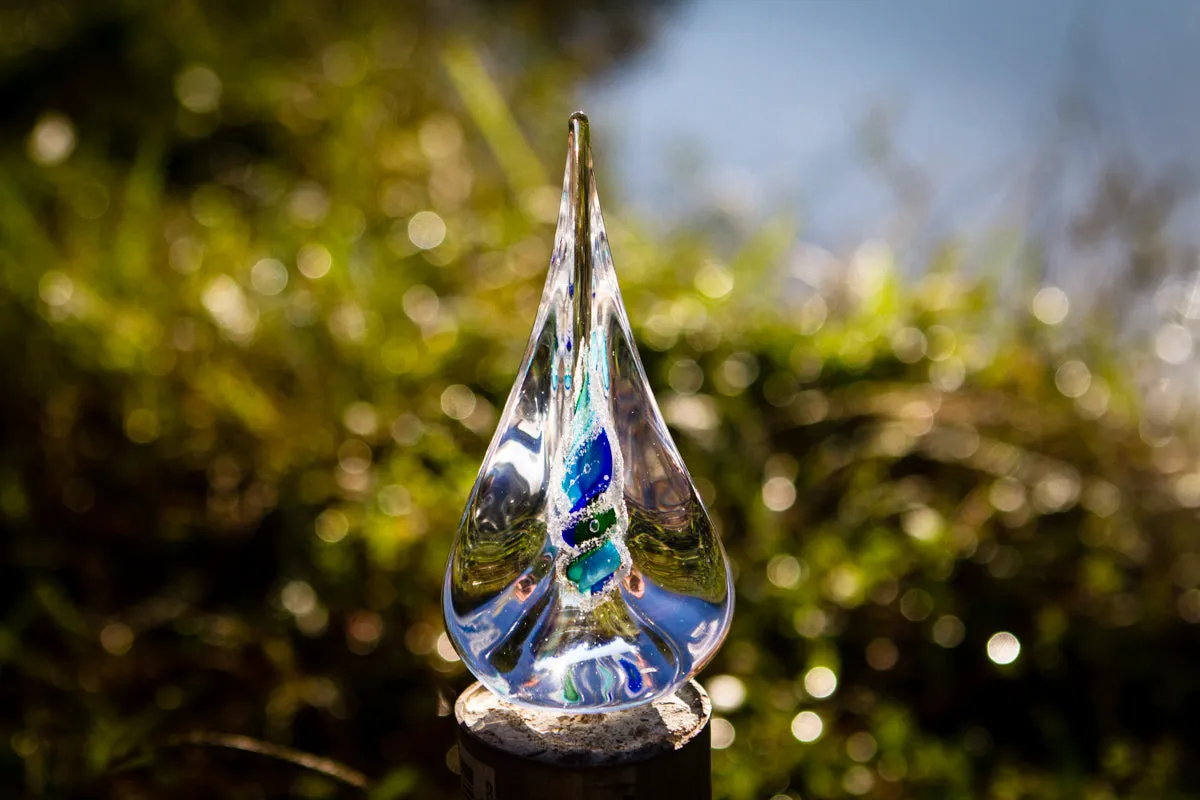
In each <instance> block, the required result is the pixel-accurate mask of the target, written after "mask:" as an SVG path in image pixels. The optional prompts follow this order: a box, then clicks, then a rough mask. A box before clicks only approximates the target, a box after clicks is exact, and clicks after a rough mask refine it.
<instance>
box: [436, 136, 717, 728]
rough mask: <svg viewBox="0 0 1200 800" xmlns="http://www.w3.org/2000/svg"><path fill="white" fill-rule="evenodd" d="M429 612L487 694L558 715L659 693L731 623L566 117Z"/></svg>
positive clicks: (700, 659) (703, 520)
mask: <svg viewBox="0 0 1200 800" xmlns="http://www.w3.org/2000/svg"><path fill="white" fill-rule="evenodd" d="M443 606H444V612H445V620H446V629H447V632H448V633H449V636H450V639H451V641H452V642H453V643H454V647H455V648H456V649H457V651H458V653H459V655H461V656H462V659H463V661H464V662H465V663H466V665H467V667H468V668H470V670H471V672H473V673H474V674H475V676H476V677H477V678H479V680H480V681H482V682H483V683H484V684H485V685H486V686H487V687H489V688H490V689H491V690H493V691H494V692H496V693H498V694H500V695H501V696H503V697H505V698H507V699H509V700H511V701H512V702H514V703H516V704H518V705H524V706H531V707H535V708H553V709H561V710H565V711H571V712H600V711H613V710H617V709H622V708H628V707H631V706H635V705H640V704H642V703H648V702H651V701H653V700H655V699H657V698H659V697H662V696H664V695H666V694H669V693H671V692H673V691H675V690H676V689H677V688H678V687H679V686H680V685H681V684H682V683H683V682H684V681H686V680H688V679H689V678H690V677H691V676H692V675H693V674H694V673H695V672H696V671H697V670H699V669H700V668H701V667H702V666H703V665H704V664H705V663H706V662H707V661H708V660H709V659H710V658H711V657H712V655H713V653H715V652H716V650H717V648H718V647H719V646H720V644H721V641H722V640H723V639H724V637H725V634H726V632H727V630H728V628H729V622H730V619H731V617H732V614H733V591H732V580H731V575H730V571H729V567H728V564H727V562H726V558H725V552H724V549H723V548H722V546H721V542H720V540H719V539H718V538H717V535H716V533H715V532H714V530H713V527H712V523H711V521H710V520H709V516H708V513H707V511H705V509H704V504H703V503H702V502H701V501H700V497H699V496H698V495H697V493H696V489H695V486H693V484H692V479H691V476H689V475H688V472H687V469H686V468H685V467H684V465H683V461H682V459H681V458H680V456H679V452H678V450H677V449H676V448H675V444H674V442H672V441H671V435H670V434H669V433H668V432H667V427H666V424H665V423H664V422H663V418H662V414H661V413H660V412H659V410H658V404H657V403H656V402H655V400H654V395H653V393H652V392H651V390H650V386H649V383H648V381H647V379H646V374H645V371H644V370H643V368H642V363H641V359H640V358H639V357H638V351H637V347H636V346H635V345H634V341H633V336H632V334H631V333H630V330H629V320H628V318H627V317H626V313H625V307H624V305H623V304H622V302H621V293H620V291H619V290H618V288H617V278H616V274H615V273H614V271H613V264H612V256H611V254H610V252H609V247H608V237H607V235H606V234H605V231H604V220H603V217H602V216H601V213H600V201H599V198H598V196H597V194H596V188H595V182H594V177H593V173H592V162H591V151H590V147H589V135H588V121H587V117H585V116H584V115H583V114H581V113H577V114H574V115H572V116H571V119H570V123H569V130H568V152H567V167H566V175H565V177H564V179H563V193H562V203H561V207H560V210H559V218H558V230H557V233H556V235H555V239H554V252H553V255H552V258H551V261H550V273H549V276H548V277H547V279H546V286H545V289H544V291H543V293H542V300H541V305H540V306H539V308H538V313H537V319H536V320H535V322H534V325H533V334H532V336H531V337H530V339H529V346H528V347H527V349H526V351H525V357H524V359H523V361H522V364H521V368H520V371H519V372H518V374H517V378H516V381H515V383H514V384H513V388H512V391H511V393H510V394H509V397H508V402H507V404H506V405H505V407H504V413H503V415H502V417H501V419H500V423H499V425H498V427H497V429H496V433H495V435H494V437H493V438H492V442H491V445H490V447H488V451H487V456H486V457H485V458H484V460H483V465H482V466H481V467H480V470H479V476H478V478H477V479H476V481H475V485H474V488H473V489H472V490H471V495H470V497H469V499H468V500H467V506H466V510H465V511H464V513H463V517H462V522H461V524H460V526H459V529H458V535H457V537H456V538H455V542H454V547H453V550H452V551H451V554H450V559H449V563H448V565H447V568H446V580H445V586H444V590H443Z"/></svg>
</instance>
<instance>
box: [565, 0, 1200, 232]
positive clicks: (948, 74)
mask: <svg viewBox="0 0 1200 800" xmlns="http://www.w3.org/2000/svg"><path fill="white" fill-rule="evenodd" d="M1198 45H1200V3H1191V2H1177V1H1176V0H1139V2H1136V3H1132V2H1121V0H1006V2H1002V3H1000V2H997V3H984V2H963V1H962V0H904V1H903V2H901V1H900V0H736V1H733V0H695V1H694V2H691V3H687V4H683V5H681V6H680V8H679V9H678V10H677V11H675V12H673V13H672V14H670V15H668V16H667V17H666V18H665V20H664V23H663V25H662V27H661V30H660V31H659V33H658V38H657V40H656V41H655V43H654V44H652V45H651V46H650V47H649V49H648V50H647V51H646V52H645V53H644V54H642V55H641V56H639V57H638V58H636V59H635V60H634V61H632V62H631V63H629V64H627V65H625V66H623V67H622V68H621V69H620V70H619V71H617V72H615V73H612V74H609V75H607V76H605V77H604V78H603V79H602V80H600V81H598V82H596V83H593V84H591V85H589V86H587V87H586V88H585V90H584V92H583V96H582V100H583V102H582V104H581V105H582V106H583V108H584V109H585V110H587V111H588V113H589V115H590V117H591V120H592V126H593V130H594V134H593V142H594V143H595V145H596V148H597V150H598V151H599V152H598V155H600V156H602V157H607V158H608V159H609V160H610V164H609V165H608V166H607V167H606V166H604V165H603V164H602V163H600V162H598V163H597V172H598V181H599V182H600V185H601V188H602V190H607V192H608V193H609V194H615V195H616V197H617V198H618V199H619V200H620V201H622V203H624V204H632V205H633V206H634V208H636V209H637V210H638V211H639V212H640V213H643V214H648V215H650V216H651V217H652V218H654V217H655V216H657V217H658V218H661V219H664V220H669V219H671V218H672V217H673V216H674V215H676V214H678V213H681V212H683V211H685V210H687V209H688V208H689V207H691V205H692V204H694V203H695V198H696V197H697V196H702V197H705V198H706V199H708V200H713V202H718V201H719V202H721V203H723V204H725V205H727V206H731V207H741V208H744V209H746V210H747V211H748V212H749V213H751V214H765V213H771V212H778V211H779V210H780V209H785V210H790V211H791V213H795V214H796V215H797V216H798V218H799V219H800V220H801V221H802V224H803V226H804V229H805V237H806V238H808V239H810V240H812V241H816V242H818V243H821V244H823V245H825V246H830V247H834V246H837V245H838V244H840V243H849V242H852V241H859V240H861V239H863V238H868V237H871V236H890V235H892V234H893V233H894V232H895V227H894V226H895V225H896V224H897V223H896V218H897V214H896V208H897V202H898V201H897V199H896V196H895V194H894V193H892V192H889V191H888V190H887V189H886V187H885V184H884V182H883V181H882V180H880V179H879V177H878V173H877V172H872V171H870V170H868V169H866V168H864V166H863V164H864V162H863V158H862V155H861V153H862V150H861V146H860V145H859V144H858V142H859V140H860V137H858V136H857V135H856V131H860V130H862V128H863V123H864V120H866V119H867V118H868V116H869V115H871V114H872V113H876V114H878V113H879V112H881V111H882V112H883V113H884V115H885V116H886V118H887V119H889V120H890V121H891V122H890V130H891V131H892V134H893V138H894V141H895V152H896V153H898V155H899V158H900V160H901V161H902V162H903V163H904V164H906V165H908V167H910V168H912V169H913V170H915V172H916V174H919V175H921V176H923V178H924V179H925V180H926V181H927V182H928V185H929V186H931V187H934V188H933V189H932V197H931V201H930V203H931V204H930V206H929V209H928V213H927V214H924V215H922V217H923V219H924V220H925V221H924V222H923V223H921V226H922V228H923V231H922V232H923V233H925V234H928V233H930V232H933V233H936V232H938V231H940V230H949V229H954V230H963V229H967V230H971V229H974V228H978V227H986V226H987V225H989V224H992V223H994V222H995V221H996V220H997V219H1001V218H1005V217H1006V215H1007V217H1012V216H1014V215H1016V216H1018V217H1020V216H1021V215H1028V214H1029V213H1030V212H1029V211H1028V209H1029V203H1030V192H1031V189H1030V187H1031V186H1033V185H1035V184H1034V183H1033V182H1032V176H1033V175H1034V174H1035V171H1036V170H1037V169H1039V165H1041V166H1040V168H1041V169H1045V168H1046V166H1047V165H1049V166H1050V167H1051V169H1052V171H1057V172H1062V173H1063V175H1064V177H1063V178H1062V179H1061V187H1060V189H1059V190H1058V191H1062V192H1063V193H1064V194H1065V195H1066V196H1069V195H1071V194H1072V193H1080V192H1082V191H1083V187H1084V186H1085V185H1086V183H1087V182H1088V181H1090V180H1091V178H1092V177H1093V176H1094V175H1095V174H1096V166H1097V165H1098V164H1099V163H1100V162H1101V161H1102V160H1103V157H1102V154H1105V153H1112V152H1116V151H1117V150H1124V151H1126V152H1129V153H1132V154H1133V155H1134V157H1135V158H1137V159H1138V161H1139V162H1140V163H1142V164H1143V165H1145V168H1146V170H1147V171H1148V172H1149V173H1151V174H1158V173H1161V172H1163V171H1165V170H1179V169H1180V168H1181V167H1186V166H1190V165H1193V164H1195V165H1196V166H1200V155H1197V154H1196V153H1195V152H1194V151H1196V149H1197V147H1196V144H1195V143H1197V142H1200V46H1198ZM1081 88H1082V89H1083V90H1085V91H1086V92H1087V93H1089V95H1090V97H1091V98H1092V105H1093V106H1094V107H1095V109H1096V111H1095V114H1096V122H1095V123H1094V124H1092V125H1090V126H1086V127H1085V128H1078V127H1076V128H1067V129H1066V130H1069V131H1071V132H1070V134H1069V136H1068V139H1067V141H1068V142H1069V146H1068V147H1067V148H1066V149H1065V150H1058V151H1056V150H1055V149H1054V147H1053V145H1054V143H1055V142H1056V141H1058V139H1057V137H1059V136H1060V135H1061V134H1062V132H1063V131H1064V127H1063V123H1062V122H1061V119H1060V116H1059V115H1058V113H1057V111H1056V109H1059V108H1061V105H1062V100H1063V98H1064V97H1065V96H1066V95H1067V94H1068V90H1070V89H1075V90H1078V89H1081ZM1198 172H1200V170H1198ZM1039 174H1040V173H1039ZM1038 185H1040V184H1038ZM693 186H699V187H701V189H702V190H703V191H701V192H700V193H699V194H697V193H696V192H693V191H691V188H692V187H693ZM1043 193H1044V192H1043ZM1184 216H1185V217H1186V216H1188V215H1186V214H1185V215H1184ZM1180 224H1181V225H1185V226H1186V220H1185V221H1184V222H1182V223H1180ZM906 230H907V229H906Z"/></svg>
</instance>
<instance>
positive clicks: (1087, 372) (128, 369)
mask: <svg viewBox="0 0 1200 800" xmlns="http://www.w3.org/2000/svg"><path fill="white" fill-rule="evenodd" d="M600 9H603V11H601V10H600ZM648 13H649V12H646V11H645V10H643V9H641V8H639V7H637V6H635V4H632V3H630V4H620V5H618V6H616V7H609V6H607V5H606V4H602V3H599V2H597V3H592V4H579V3H575V4H572V5H571V7H570V8H560V7H559V6H558V5H556V4H552V3H516V2H509V3H501V4H479V5H465V4H448V3H431V4H429V5H422V4H394V3H391V4H384V3H377V2H370V1H369V0H358V2H353V3H334V2H320V1H318V2H306V3H295V2H284V3H276V4H274V5H272V6H271V7H269V8H266V7H264V8H255V9H253V10H248V9H246V8H245V7H244V6H243V5H242V4H234V3H228V2H216V1H215V0H214V1H213V2H195V1H194V0H193V1H187V0H176V1H174V2H167V3H159V4H139V3H134V2H122V3H115V4H109V5H108V6H98V5H95V4H91V3H85V2H82V0H79V1H78V2H69V3H61V2H60V3H45V4H38V5H37V6H32V7H28V8H26V7H22V6H17V7H15V8H14V7H10V8H5V9H3V10H0V102H3V103H4V105H5V108H6V112H5V115H4V118H3V120H4V121H3V124H2V125H0V132H2V135H3V137H4V146H3V149H2V150H0V330H2V331H3V339H2V341H3V342H4V343H5V345H6V346H5V347H4V348H3V350H2V351H0V368H2V370H3V374H4V375H5V376H6V379H5V386H6V389H7V391H6V392H4V394H3V395H2V396H0V420H2V421H3V422H2V424H3V431H4V435H3V438H2V439H0V513H2V520H3V521H2V523H0V524H2V533H3V537H2V539H0V576H2V579H0V598H2V600H3V602H2V603H0V787H2V788H3V789H4V792H5V794H6V795H11V794H17V793H21V792H28V793H31V794H44V795H46V796H59V797H67V796H72V797H74V796H94V797H122V798H125V797H153V796H164V795H166V796H172V797H192V796H195V797H210V796H221V797H231V798H232V797H247V798H254V797H265V796H276V795H280V794H287V793H291V794H294V795H299V796H309V797H330V796H362V794H363V791H364V790H363V789H361V788H356V787H360V786H362V785H365V786H367V789H366V791H367V792H368V793H369V794H370V796H371V797H375V798H401V797H413V798H438V797H446V796H450V794H452V792H453V787H454V786H455V778H454V776H453V774H452V771H451V768H450V766H448V762H450V763H452V762H453V757H452V756H450V755H449V752H450V749H451V746H452V742H453V725H452V723H451V721H450V720H449V719H448V718H447V714H448V713H449V707H450V704H451V703H452V701H453V698H454V696H455V694H456V692H457V691H458V690H460V689H461V688H463V687H464V686H465V685H466V683H467V682H468V681H469V676H468V675H466V674H465V672H464V670H463V669H462V668H461V665H460V664H458V663H457V661H455V660H453V657H452V650H451V649H450V648H449V647H448V643H447V642H446V640H445V638H444V636H442V635H440V634H441V614H440V608H439V605H438V601H439V586H440V581H441V574H442V569H443V565H444V559H445V557H446V553H447V551H448V548H449V544H450V540H451V536H452V534H453V531H454V529H455V527H456V525H457V522H458V516H459V514H460V512H461V508H462V505H463V502H464V499H465V496H466V493H467V491H468V489H469V486H470V483H471V481H472V479H473V477H474V473H475V470H476V469H477V466H478V463H479V461H480V459H481V458H482V456H483V451H484V449H485V447H486V444H487V440H488V438H489V436H490V435H491V431H492V427H493V425H494V423H495V420H496V415H497V410H498V409H499V408H500V407H502V405H503V403H504V400H505V397H506V394H507V390H508V388H509V384H510V382H511V380H512V378H513V374H514V372H515V369H516V367H517V365H518V362H519V359H520V355H521V352H522V350H523V348H524V345H525V337H526V335H527V333H528V325H529V324H530V322H531V320H532V319H533V315H534V311H535V308H536V304H537V301H538V298H539V294H540V289H541V282H542V280H543V275H544V270H545V268H546V265H547V263H548V259H549V248H550V241H551V238H552V235H553V223H554V215H555V212H556V210H557V202H558V196H559V190H558V186H557V177H558V173H557V165H558V163H559V158H560V157H561V155H562V147H563V142H564V139H563V132H564V123H565V120H566V114H567V113H568V112H569V111H570V110H571V108H570V106H569V104H568V98H569V97H570V93H571V91H572V88H573V87H574V86H575V85H576V83H577V82H578V80H579V79H580V78H581V77H582V76H584V75H586V74H588V73H589V71H594V70H596V69H598V68H600V67H602V66H604V65H605V64H607V63H608V62H610V61H612V60H615V59H617V58H619V57H621V56H622V55H624V54H625V53H626V51H627V50H628V49H629V48H631V47H632V46H634V45H635V44H636V43H637V42H638V41H640V40H641V39H643V38H644V37H645V36H646V35H647V24H648V23H647V19H648V18H647V16H646V15H647V14H648ZM600 144H601V145H602V144H603V143H602V142H601V143H600ZM599 176H600V177H599V182H600V189H601V191H602V192H603V191H604V189H605V186H606V182H605V181H606V179H605V171H604V165H603V161H602V158H601V163H600V166H599ZM711 222H712V221H711V220H704V221H697V223H696V224H695V225H694V226H683V227H681V228H680V229H679V230H677V231H676V232H674V233H672V234H671V235H669V236H667V235H663V234H662V233H660V232H653V231H647V230H644V229H643V228H641V227H640V226H639V225H638V223H637V221H636V220H633V219H629V218H625V217H622V216H621V215H619V214H615V213H611V211H610V214H609V229H610V233H611V235H612V240H613V247H614V255H615V259H616V263H617V268H618V271H619V274H620V276H621V279H622V282H623V291H624V295H625V299H626V302H627V303H628V305H629V311H630V317H631V319H632V320H633V323H634V326H635V328H636V329H637V331H636V332H637V334H638V335H639V337H640V339H641V341H642V354H643V358H644V360H645V362H646V367H647V371H648V373H649V375H650V377H651V380H652V382H653V383H654V385H655V386H656V387H657V388H658V393H659V398H660V402H661V404H662V406H663V408H664V411H665V412H666V414H667V416H668V419H669V421H670V423H671V424H672V426H673V427H674V430H675V432H676V437H677V440H678V443H679V445H680V447H681V450H682V451H683V454H684V457H685V460H686V461H687V463H688V465H689V466H690V468H691V470H692V472H693V474H694V476H695V477H696V479H697V483H698V485H699V486H700V488H701V491H702V494H704V495H705V497H706V500H707V501H708V503H709V505H710V508H711V510H712V512H713V516H714V519H715V520H716V521H717V523H718V524H719V526H720V528H721V530H722V532H723V536H724V540H725V543H726V545H727V548H728V550H729V552H730V555H731V557H732V559H733V561H734V563H735V565H736V569H737V572H738V580H737V589H738V611H737V615H736V618H735V623H734V629H733V632H732V634H731V636H730V639H729V641H728V642H727V643H726V645H725V647H724V649H723V650H722V651H721V653H720V654H719V656H718V657H717V660H716V662H715V663H714V664H713V665H712V666H711V667H710V668H709V669H708V671H707V672H706V674H705V675H704V676H702V678H703V679H704V680H705V681H706V682H707V683H708V685H709V687H710V689H711V690H712V694H713V698H714V701H715V703H716V705H717V709H718V714H719V717H720V721H718V722H716V723H714V736H715V738H716V740H717V742H718V744H720V745H722V747H721V749H719V750H717V751H716V752H714V775H715V781H716V787H717V794H718V796H720V797H728V798H759V797H769V796H772V795H783V796H785V797H791V798H799V797H803V798H810V797H817V798H831V797H842V796H845V795H847V794H850V795H861V796H866V797H879V798H898V797H901V796H905V797H920V798H960V797H961V798H969V797H995V798H1016V797H1036V798H1051V797H1062V796H1070V797H1086V798H1096V799H1097V800H1098V799H1099V798H1115V797H1145V798H1166V797H1192V796H1200V771H1198V769H1197V764H1196V761H1195V759H1194V758H1193V757H1192V756H1191V755H1190V754H1194V753H1195V752H1197V751H1198V748H1200V736H1198V735H1197V733H1196V731H1197V726H1196V725H1195V714H1196V710H1197V709H1200V689H1198V688H1197V684H1196V682H1195V681H1194V678H1193V675H1194V673H1195V670H1196V667H1197V666H1198V665H1200V644H1198V643H1197V637H1196V635H1195V633H1196V628H1195V627H1194V626H1195V624H1196V623H1200V589H1198V588H1197V587H1198V586H1200V551H1198V547H1197V541H1196V535H1195V529H1196V528H1195V521H1196V514H1195V511H1194V509H1195V508H1196V507H1197V506H1200V472H1197V467H1196V460H1195V455H1194V452H1193V451H1192V450H1191V449H1190V447H1189V446H1188V444H1187V443H1188V442H1189V441H1190V438H1189V434H1190V431H1187V430H1184V429H1183V428H1182V427H1181V426H1180V425H1178V424H1174V423H1171V424H1168V423H1166V422H1164V421H1162V420H1161V419H1159V418H1157V417H1156V416H1155V415H1153V414H1148V413H1146V412H1144V411H1143V410H1142V407H1141V404H1140V402H1139V399H1138V396H1137V394H1136V393H1135V392H1134V391H1133V390H1132V388H1131V384H1130V380H1129V377H1128V367H1127V366H1126V364H1125V363H1124V362H1123V361H1122V360H1121V359H1119V358H1116V357H1114V354H1113V353H1112V352H1111V351H1109V350H1107V349H1106V348H1105V346H1104V342H1103V341H1101V340H1097V339H1095V338H1091V337H1090V336H1087V335H1084V334H1083V333H1081V332H1080V331H1081V328H1080V327H1078V326H1075V327H1071V326H1062V325H1054V324H1046V323H1044V322H1042V321H1039V319H1037V318H1034V317H1030V316H1029V315H1028V314H1027V313H1026V312H1025V311H1024V310H1023V309H1011V310H1010V309H1008V307H1007V306H1006V305H1004V304H1002V303H1000V302H999V301H998V300H997V299H996V297H995V296H994V294H993V293H992V291H991V290H990V289H989V286H988V285H987V284H986V283H979V282H971V281H969V280H967V279H966V278H964V277H963V270H962V269H961V267H962V265H961V264H960V260H961V256H960V255H959V253H958V252H957V251H956V250H955V249H954V248H953V247H951V246H947V247H946V248H945V249H944V250H943V251H942V252H941V253H939V255H938V256H937V258H936V259H935V261H934V263H932V264H931V265H930V266H929V268H928V271H927V273H926V276H925V277H924V278H923V279H921V280H920V281H919V282H917V283H915V284H909V283H905V282H902V281H901V280H900V278H899V277H898V275H897V271H896V269H895V268H894V264H893V256H892V254H891V253H890V251H888V250H887V248H886V247H884V246H882V245H878V244H869V245H864V246H863V247H862V248H860V249H859V250H858V251H857V252H856V253H855V254H854V255H853V256H852V257H850V258H848V259H847V260H846V262H845V263H839V264H836V265H834V268H833V274H834V276H835V277H834V278H832V279H830V280H829V281H827V282H825V283H822V285H820V286H819V287H818V288H819V290H820V291H814V290H813V289H812V288H811V287H807V286H805V285H802V284H800V283H798V282H796V281H795V280H794V279H792V278H789V277H787V276H788V274H789V273H787V272H786V271H785V270H782V269H780V264H781V263H782V261H783V260H784V258H785V256H787V255H788V254H789V252H790V250H791V248H792V243H793V241H794V238H795V233H796V232H795V231H793V230H791V229H790V228H789V227H788V226H787V225H783V224H779V225H768V226H765V227H764V228H763V229H762V230H761V231H760V232H758V233H757V234H754V235H751V236H749V237H744V241H740V242H739V244H738V245H737V246H736V247H735V246H732V245H731V244H730V241H729V237H716V236H713V235H712V234H711V230H712V229H713V228H712V224H711ZM1029 288H1030V290H1031V291H1032V289H1034V288H1036V287H1029ZM1055 299H1056V298H1054V297H1051V298H1050V300H1051V301H1053V300H1055ZM1051 305H1053V303H1051ZM1051 311H1053V309H1051ZM1038 316H1039V317H1041V318H1042V319H1053V318H1054V316H1055V315H1054V314H1053V313H1042V314H1039V315H1038ZM998 632H1010V633H1011V634H1012V635H1014V636H1015V637H1016V639H1017V640H1019V642H1020V652H1019V656H1018V657H1017V658H1016V659H1015V660H1014V661H1012V663H1009V664H1001V663H996V662H998V661H1005V660H1008V659H1007V658H1006V657H1005V656H1004V653H1003V652H1001V651H1003V650H1004V648H1003V647H1001V648H999V649H995V645H996V644H997V642H998V640H997V641H993V642H992V645H993V648H994V649H993V650H992V651H991V652H992V654H993V655H994V656H995V660H992V659H989V641H990V640H991V637H992V636H993V635H994V634H996V633H998ZM1009 641H1010V644H1011V640H1009ZM1008 655H1009V656H1011V655H1012V652H1011V647H1010V650H1009V652H1008ZM821 668H824V669H821ZM814 670H815V671H814ZM238 737H245V738H238ZM802 740H811V741H802ZM286 748H295V750H294V751H293V750H290V749H286ZM306 753H307V754H312V755H311V756H306V755H304V754H306ZM313 757H320V758H323V759H330V760H332V761H331V762H330V763H325V762H313V761H312V758H313ZM298 761H299V762H303V763H297V762H298ZM306 765H307V766H308V767H315V768H313V769H306V768H305V766H306Z"/></svg>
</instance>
